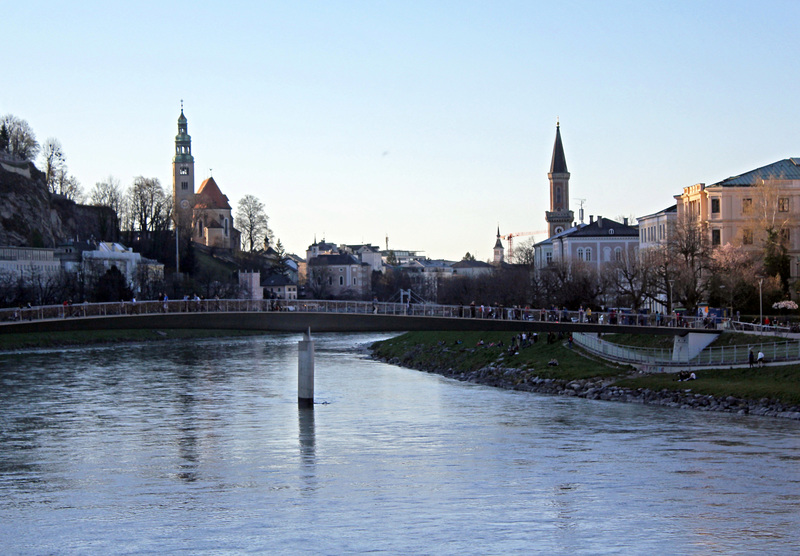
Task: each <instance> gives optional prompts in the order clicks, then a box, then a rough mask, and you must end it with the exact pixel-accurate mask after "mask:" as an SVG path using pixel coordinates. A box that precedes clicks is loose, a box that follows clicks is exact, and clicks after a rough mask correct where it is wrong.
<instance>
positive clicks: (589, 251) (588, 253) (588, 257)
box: [586, 247, 592, 261]
mask: <svg viewBox="0 0 800 556" xmlns="http://www.w3.org/2000/svg"><path fill="white" fill-rule="evenodd" d="M586 260H587V261H591V260H592V248H591V247H587V248H586Z"/></svg>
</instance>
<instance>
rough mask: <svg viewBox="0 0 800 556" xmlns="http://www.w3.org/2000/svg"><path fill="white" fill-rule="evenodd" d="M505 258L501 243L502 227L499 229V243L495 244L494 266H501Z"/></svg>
mask: <svg viewBox="0 0 800 556" xmlns="http://www.w3.org/2000/svg"><path fill="white" fill-rule="evenodd" d="M504 258H505V249H503V242H502V241H500V226H498V227H497V241H495V242H494V264H496V265H500V264H502V263H503V259H504Z"/></svg>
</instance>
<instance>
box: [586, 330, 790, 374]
mask: <svg viewBox="0 0 800 556" xmlns="http://www.w3.org/2000/svg"><path fill="white" fill-rule="evenodd" d="M760 338H761V337H760V336H753V340H754V341H753V343H752V344H747V345H734V346H717V347H707V348H705V349H704V350H703V351H702V352H700V354H698V355H697V356H696V357H693V358H691V359H689V358H688V354H687V356H686V357H685V358H682V359H673V356H674V354H673V350H672V349H671V348H641V347H634V346H621V345H619V344H612V343H610V342H607V341H605V340H603V339H601V338H598V337H597V336H596V335H594V334H580V333H578V334H574V335H573V339H574V340H575V343H576V344H578V345H579V346H581V347H582V348H584V349H586V350H587V351H589V352H592V353H595V354H597V355H601V356H602V357H604V358H606V359H612V360H614V361H618V362H620V363H632V364H646V365H654V366H665V367H666V366H674V365H679V366H685V365H690V366H693V367H703V366H706V367H714V366H727V365H746V364H747V363H748V361H749V358H750V350H751V349H752V350H753V352H754V353H758V352H759V351H760V352H762V353H764V358H765V359H766V360H767V361H768V362H770V361H797V360H798V359H800V341H796V340H786V341H782V342H764V341H763V340H762V341H758V340H759V339H760Z"/></svg>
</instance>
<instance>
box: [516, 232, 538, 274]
mask: <svg viewBox="0 0 800 556" xmlns="http://www.w3.org/2000/svg"><path fill="white" fill-rule="evenodd" d="M535 244H536V241H535V240H534V238H532V237H531V238H528V239H526V240H525V241H523V242H522V243H520V244H519V245H516V246H514V262H515V263H517V264H524V265H528V266H530V267H533V264H534V261H535V260H536V259H535V255H536V250H535V249H534V247H533V246H534V245H535Z"/></svg>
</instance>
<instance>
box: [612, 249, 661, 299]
mask: <svg viewBox="0 0 800 556" xmlns="http://www.w3.org/2000/svg"><path fill="white" fill-rule="evenodd" d="M606 271H607V272H608V274H609V276H610V277H611V278H612V280H613V282H614V285H615V286H616V290H617V295H619V296H620V297H621V298H622V304H624V305H627V306H630V307H631V309H633V310H634V311H637V312H638V311H639V309H641V308H642V305H643V304H644V300H645V298H646V297H647V292H648V291H650V290H652V289H653V282H654V277H655V272H654V270H653V268H652V267H651V266H650V264H649V261H648V260H647V258H645V257H640V256H639V251H638V249H636V248H635V247H634V246H631V245H629V246H628V248H627V249H625V250H623V251H622V253H621V257H620V258H619V260H615V261H611V262H609V263H606Z"/></svg>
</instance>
